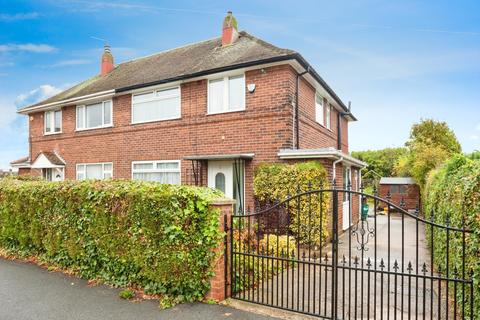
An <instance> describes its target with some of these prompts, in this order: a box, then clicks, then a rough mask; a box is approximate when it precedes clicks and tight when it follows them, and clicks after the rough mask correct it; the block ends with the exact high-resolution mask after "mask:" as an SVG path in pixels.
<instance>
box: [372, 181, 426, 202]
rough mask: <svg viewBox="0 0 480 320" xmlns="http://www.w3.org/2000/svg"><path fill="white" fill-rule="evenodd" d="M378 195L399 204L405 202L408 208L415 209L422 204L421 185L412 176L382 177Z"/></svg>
mask: <svg viewBox="0 0 480 320" xmlns="http://www.w3.org/2000/svg"><path fill="white" fill-rule="evenodd" d="M378 195H379V197H380V198H383V199H387V198H388V197H390V202H392V203H394V204H396V205H399V204H401V203H404V208H405V209H407V210H415V209H417V208H419V206H420V187H419V186H418V184H417V183H416V182H415V180H414V179H413V178H411V177H382V178H380V182H379V187H378Z"/></svg>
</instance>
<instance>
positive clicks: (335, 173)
mask: <svg viewBox="0 0 480 320" xmlns="http://www.w3.org/2000/svg"><path fill="white" fill-rule="evenodd" d="M342 161H343V157H340V158H339V159H338V160H335V161H333V186H334V187H335V186H336V184H337V181H336V180H337V163H340V162H342Z"/></svg>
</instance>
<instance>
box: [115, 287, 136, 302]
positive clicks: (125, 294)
mask: <svg viewBox="0 0 480 320" xmlns="http://www.w3.org/2000/svg"><path fill="white" fill-rule="evenodd" d="M118 296H119V297H120V298H122V299H126V300H129V299H132V298H133V297H135V292H133V291H132V290H130V289H125V290H122V291H120V293H119V294H118Z"/></svg>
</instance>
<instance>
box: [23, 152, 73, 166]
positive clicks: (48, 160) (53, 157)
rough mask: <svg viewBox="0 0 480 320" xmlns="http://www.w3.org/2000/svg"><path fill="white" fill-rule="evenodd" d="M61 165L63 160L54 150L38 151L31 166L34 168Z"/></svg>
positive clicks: (63, 163)
mask: <svg viewBox="0 0 480 320" xmlns="http://www.w3.org/2000/svg"><path fill="white" fill-rule="evenodd" d="M63 167H65V161H64V160H63V159H62V158H61V157H60V156H59V155H58V154H56V153H55V152H42V153H40V154H39V155H38V157H37V158H36V159H35V161H34V162H33V163H32V166H31V168H34V169H44V168H63Z"/></svg>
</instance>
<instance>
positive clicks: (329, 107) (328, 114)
mask: <svg viewBox="0 0 480 320" xmlns="http://www.w3.org/2000/svg"><path fill="white" fill-rule="evenodd" d="M326 111H327V112H326V115H325V127H327V129H329V130H330V129H331V128H332V105H331V104H330V103H329V104H328V105H327V110H326Z"/></svg>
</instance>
